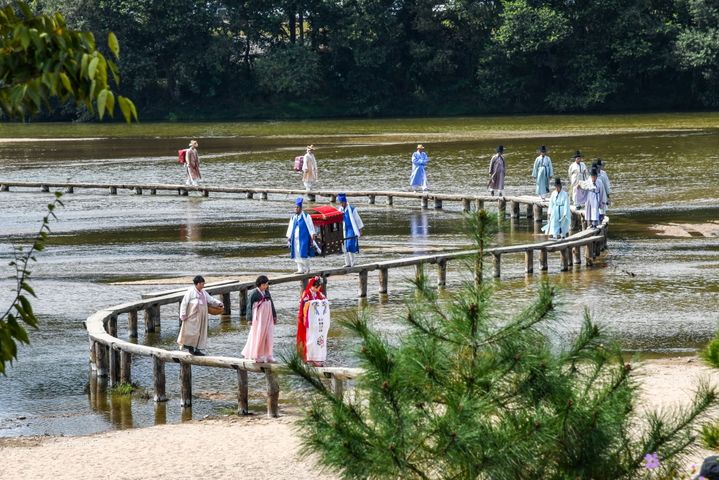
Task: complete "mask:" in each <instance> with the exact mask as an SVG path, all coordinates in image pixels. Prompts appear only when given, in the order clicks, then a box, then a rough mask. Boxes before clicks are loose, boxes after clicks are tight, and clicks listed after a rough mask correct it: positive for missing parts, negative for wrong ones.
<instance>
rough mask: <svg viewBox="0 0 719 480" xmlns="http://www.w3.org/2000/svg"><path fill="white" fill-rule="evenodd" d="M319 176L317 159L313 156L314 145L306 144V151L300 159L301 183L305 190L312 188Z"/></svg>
mask: <svg viewBox="0 0 719 480" xmlns="http://www.w3.org/2000/svg"><path fill="white" fill-rule="evenodd" d="M318 178H319V175H318V172H317V159H316V158H315V146H314V145H308V146H307V153H305V158H304V160H303V161H302V183H304V185H305V190H307V191H308V192H309V191H310V190H312V189H313V188H314V186H315V184H316V183H317V179H318Z"/></svg>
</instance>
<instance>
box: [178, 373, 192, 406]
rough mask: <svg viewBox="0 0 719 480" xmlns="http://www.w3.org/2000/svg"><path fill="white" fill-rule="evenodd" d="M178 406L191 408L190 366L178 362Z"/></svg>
mask: <svg viewBox="0 0 719 480" xmlns="http://www.w3.org/2000/svg"><path fill="white" fill-rule="evenodd" d="M180 406H181V407H183V408H187V407H191V406H192V365H191V364H189V363H185V362H180Z"/></svg>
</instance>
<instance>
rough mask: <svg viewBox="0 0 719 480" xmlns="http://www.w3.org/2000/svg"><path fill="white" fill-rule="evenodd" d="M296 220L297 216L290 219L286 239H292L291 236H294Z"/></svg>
mask: <svg viewBox="0 0 719 480" xmlns="http://www.w3.org/2000/svg"><path fill="white" fill-rule="evenodd" d="M294 219H295V216H294V215H292V217H290V224H289V225H287V233H285V237H287V238H290V235H292V225H293V224H294V223H295V222H294Z"/></svg>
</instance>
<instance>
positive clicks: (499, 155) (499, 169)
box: [487, 145, 505, 197]
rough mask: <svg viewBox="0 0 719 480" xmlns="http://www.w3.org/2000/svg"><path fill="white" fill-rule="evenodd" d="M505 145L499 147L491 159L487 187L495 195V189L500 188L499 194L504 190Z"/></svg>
mask: <svg viewBox="0 0 719 480" xmlns="http://www.w3.org/2000/svg"><path fill="white" fill-rule="evenodd" d="M504 170H505V168H504V145H500V146H498V147H497V151H496V153H495V154H494V155H492V158H491V159H490V160H489V183H488V184H487V188H488V189H489V194H490V195H492V196H494V191H495V190H498V191H499V192H498V195H499V196H500V197H501V196H502V191H503V190H504Z"/></svg>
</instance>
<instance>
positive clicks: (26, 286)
mask: <svg viewBox="0 0 719 480" xmlns="http://www.w3.org/2000/svg"><path fill="white" fill-rule="evenodd" d="M20 288H21V289H22V290H25V291H26V292H27V293H29V294H30V295H32V296H33V297H37V295H35V290H33V288H32V287H31V286H30V284H28V283H27V282H22V283H21V284H20Z"/></svg>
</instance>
